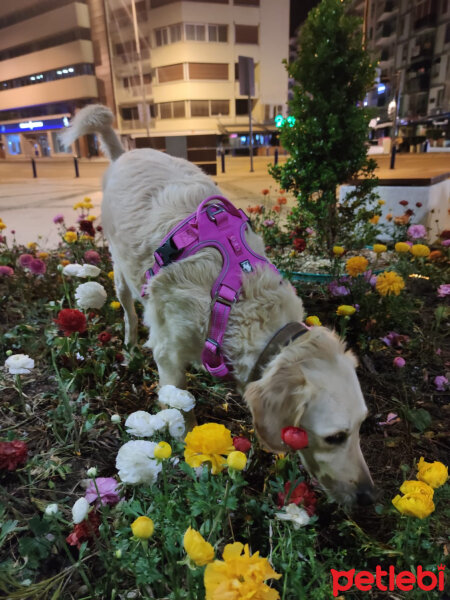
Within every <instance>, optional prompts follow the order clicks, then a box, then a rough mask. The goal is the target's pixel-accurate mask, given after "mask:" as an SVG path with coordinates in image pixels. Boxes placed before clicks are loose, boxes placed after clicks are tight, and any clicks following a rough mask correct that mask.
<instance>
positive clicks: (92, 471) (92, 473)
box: [86, 467, 97, 477]
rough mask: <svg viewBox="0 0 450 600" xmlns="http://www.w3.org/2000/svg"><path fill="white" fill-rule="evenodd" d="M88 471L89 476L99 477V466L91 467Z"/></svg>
mask: <svg viewBox="0 0 450 600" xmlns="http://www.w3.org/2000/svg"><path fill="white" fill-rule="evenodd" d="M86 473H87V476H88V477H97V467H91V468H90V469H88V470H87V471H86Z"/></svg>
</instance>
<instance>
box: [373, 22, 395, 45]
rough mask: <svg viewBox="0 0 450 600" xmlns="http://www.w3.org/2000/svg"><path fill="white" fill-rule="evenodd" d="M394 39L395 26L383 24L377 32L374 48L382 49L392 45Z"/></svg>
mask: <svg viewBox="0 0 450 600" xmlns="http://www.w3.org/2000/svg"><path fill="white" fill-rule="evenodd" d="M394 39H395V25H394V24H393V23H389V24H385V25H384V26H383V27H382V28H381V29H379V30H378V31H377V34H376V41H375V46H378V47H383V46H388V45H390V44H392V43H393V41H394Z"/></svg>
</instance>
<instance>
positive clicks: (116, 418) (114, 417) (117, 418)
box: [111, 415, 122, 424]
mask: <svg viewBox="0 0 450 600" xmlns="http://www.w3.org/2000/svg"><path fill="white" fill-rule="evenodd" d="M121 420H122V419H121V417H120V415H111V423H116V424H117V423H120V421H121Z"/></svg>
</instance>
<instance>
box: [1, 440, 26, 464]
mask: <svg viewBox="0 0 450 600" xmlns="http://www.w3.org/2000/svg"><path fill="white" fill-rule="evenodd" d="M27 456H28V448H27V445H26V443H25V442H21V441H20V440H13V441H12V442H0V469H6V471H15V470H16V469H17V467H18V466H19V465H24V464H25V462H26V460H27Z"/></svg>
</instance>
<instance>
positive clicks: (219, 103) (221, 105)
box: [211, 100, 230, 115]
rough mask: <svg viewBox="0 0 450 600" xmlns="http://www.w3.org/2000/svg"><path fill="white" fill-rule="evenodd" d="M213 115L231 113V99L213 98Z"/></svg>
mask: <svg viewBox="0 0 450 600" xmlns="http://www.w3.org/2000/svg"><path fill="white" fill-rule="evenodd" d="M211 114H212V115H229V114H230V102H229V100H211Z"/></svg>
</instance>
